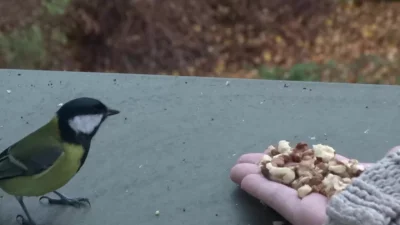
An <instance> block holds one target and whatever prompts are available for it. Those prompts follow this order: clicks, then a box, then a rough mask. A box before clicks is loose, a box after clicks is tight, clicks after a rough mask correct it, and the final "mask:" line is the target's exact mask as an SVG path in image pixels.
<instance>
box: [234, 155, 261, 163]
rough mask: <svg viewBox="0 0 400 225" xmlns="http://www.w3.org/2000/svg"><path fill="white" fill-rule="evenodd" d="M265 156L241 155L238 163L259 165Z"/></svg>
mask: <svg viewBox="0 0 400 225" xmlns="http://www.w3.org/2000/svg"><path fill="white" fill-rule="evenodd" d="M263 156H264V154H263V153H248V154H244V155H241V156H240V157H239V159H238V160H237V163H253V164H257V163H258V162H260V160H261V159H262V157H263Z"/></svg>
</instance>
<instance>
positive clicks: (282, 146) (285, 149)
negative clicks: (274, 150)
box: [278, 140, 292, 154]
mask: <svg viewBox="0 0 400 225" xmlns="http://www.w3.org/2000/svg"><path fill="white" fill-rule="evenodd" d="M278 152H279V153H281V154H289V153H291V152H292V148H291V147H290V145H289V142H288V141H285V140H282V141H279V143H278Z"/></svg>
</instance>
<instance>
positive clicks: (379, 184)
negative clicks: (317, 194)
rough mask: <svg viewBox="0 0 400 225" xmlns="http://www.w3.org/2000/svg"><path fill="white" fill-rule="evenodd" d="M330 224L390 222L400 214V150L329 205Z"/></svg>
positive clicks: (387, 157) (355, 182)
mask: <svg viewBox="0 0 400 225" xmlns="http://www.w3.org/2000/svg"><path fill="white" fill-rule="evenodd" d="M326 213H327V215H328V222H327V223H326V225H389V224H397V222H396V220H398V217H399V216H400V152H399V151H397V152H394V153H391V154H389V155H388V156H386V157H385V158H383V159H382V160H380V161H378V162H377V163H376V164H375V165H373V166H372V167H371V168H368V169H367V170H366V171H364V173H362V174H361V176H360V177H358V178H355V179H354V180H353V182H352V184H351V185H349V186H347V188H346V189H345V190H344V191H342V192H341V193H339V194H337V195H334V196H333V197H332V198H331V200H330V202H329V204H328V207H327V210H326Z"/></svg>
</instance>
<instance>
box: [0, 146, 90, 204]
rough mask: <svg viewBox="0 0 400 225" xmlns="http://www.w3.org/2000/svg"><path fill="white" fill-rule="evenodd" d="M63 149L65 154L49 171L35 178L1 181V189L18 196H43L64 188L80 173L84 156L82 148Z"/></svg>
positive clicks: (27, 177) (24, 177) (68, 147)
mask: <svg viewBox="0 0 400 225" xmlns="http://www.w3.org/2000/svg"><path fill="white" fill-rule="evenodd" d="M63 147H64V153H63V154H62V155H61V156H60V157H59V158H58V159H57V161H56V162H55V163H54V164H53V166H52V167H50V168H49V169H47V170H45V171H43V172H42V173H40V174H36V175H34V176H22V177H16V178H12V179H8V180H4V181H0V187H1V188H2V189H3V190H4V191H5V192H7V193H8V194H11V195H16V196H41V195H44V194H47V193H49V192H52V191H55V190H57V189H59V188H61V187H63V186H64V185H65V184H67V183H68V181H69V180H70V179H71V178H72V177H73V176H74V175H75V174H76V172H77V171H78V169H79V166H80V161H81V158H82V156H83V154H84V150H83V148H82V146H79V145H72V144H64V146H63Z"/></svg>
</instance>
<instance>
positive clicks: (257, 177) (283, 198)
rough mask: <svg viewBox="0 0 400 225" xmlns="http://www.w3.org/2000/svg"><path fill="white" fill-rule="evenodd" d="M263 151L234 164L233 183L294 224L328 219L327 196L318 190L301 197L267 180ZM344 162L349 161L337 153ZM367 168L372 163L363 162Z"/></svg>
mask: <svg viewBox="0 0 400 225" xmlns="http://www.w3.org/2000/svg"><path fill="white" fill-rule="evenodd" d="M262 156H263V153H249V154H244V155H242V156H240V158H239V159H238V161H237V163H236V164H235V165H234V166H233V167H232V169H231V173H230V177H231V179H232V181H233V182H235V183H237V184H238V185H240V187H241V188H242V189H243V190H244V191H246V192H247V193H249V194H250V195H252V196H254V197H255V198H258V199H259V200H260V201H262V202H264V203H265V204H267V205H268V206H270V207H271V208H273V209H274V210H275V211H277V212H278V213H279V214H281V215H282V216H283V217H284V218H286V220H288V221H289V222H290V223H291V224H293V225H304V224H307V225H322V224H324V222H325V220H326V213H325V210H326V206H327V204H328V199H327V198H326V197H325V196H323V195H321V194H318V193H312V194H310V195H308V196H306V197H304V198H303V199H299V197H298V196H297V191H296V190H295V189H293V188H291V187H288V186H285V185H283V184H280V183H277V182H273V181H270V180H267V179H266V178H265V177H264V176H263V175H262V174H261V171H260V168H259V166H258V165H257V163H258V162H259V160H260V159H261V157H262ZM336 158H337V159H338V160H341V161H345V160H348V159H347V158H345V157H344V156H341V155H337V156H336ZM362 164H363V165H364V166H365V167H366V168H367V167H369V166H371V165H372V164H371V163H362Z"/></svg>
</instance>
